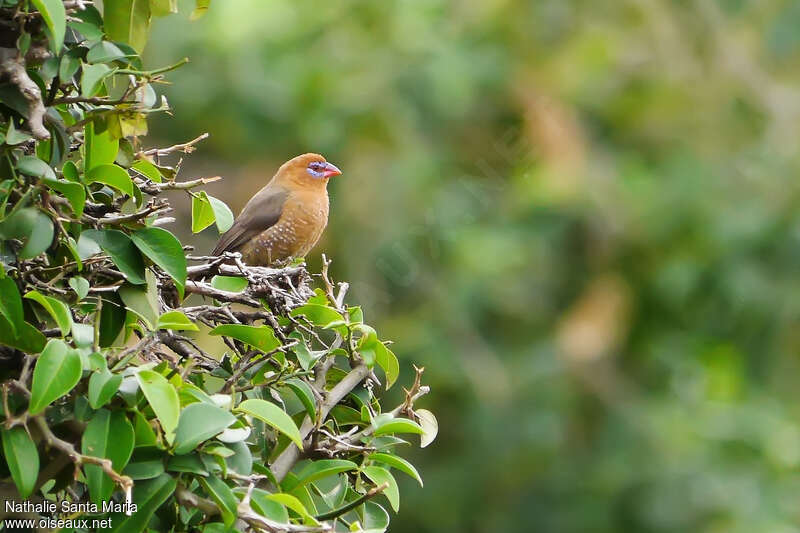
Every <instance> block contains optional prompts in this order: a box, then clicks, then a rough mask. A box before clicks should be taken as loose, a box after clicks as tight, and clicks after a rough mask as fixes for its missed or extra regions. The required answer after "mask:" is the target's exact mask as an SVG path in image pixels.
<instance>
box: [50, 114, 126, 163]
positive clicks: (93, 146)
mask: <svg viewBox="0 0 800 533" xmlns="http://www.w3.org/2000/svg"><path fill="white" fill-rule="evenodd" d="M94 129H95V128H94V123H93V122H88V123H87V124H86V126H84V129H83V136H84V139H85V144H84V151H85V159H84V168H85V170H86V171H87V172H88V171H89V170H92V169H93V168H95V167H99V166H101V165H110V164H111V163H113V162H114V160H115V159H116V158H117V152H118V151H119V139H115V138H113V137H112V136H111V132H110V131H109V130H108V129H106V130H105V131H103V132H102V133H95V131H94ZM65 167H66V165H65ZM64 177H66V175H65V176H64Z"/></svg>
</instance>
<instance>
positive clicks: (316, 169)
mask: <svg viewBox="0 0 800 533" xmlns="http://www.w3.org/2000/svg"><path fill="white" fill-rule="evenodd" d="M326 168H327V167H326V165H325V162H324V161H312V162H311V163H309V164H308V167H306V172H308V173H309V174H311V175H312V176H313V177H315V178H324V177H325V170H326Z"/></svg>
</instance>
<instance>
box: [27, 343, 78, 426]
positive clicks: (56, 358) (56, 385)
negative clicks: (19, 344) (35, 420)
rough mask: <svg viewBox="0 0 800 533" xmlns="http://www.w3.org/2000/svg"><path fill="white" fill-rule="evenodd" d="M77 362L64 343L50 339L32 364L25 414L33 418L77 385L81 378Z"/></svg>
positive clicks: (73, 352) (75, 353)
mask: <svg viewBox="0 0 800 533" xmlns="http://www.w3.org/2000/svg"><path fill="white" fill-rule="evenodd" d="M81 369H82V366H81V358H80V356H79V355H78V353H77V352H76V351H75V350H73V349H71V348H69V347H68V346H67V345H66V344H65V343H64V341H62V340H59V339H51V340H50V341H49V342H48V343H47V346H45V348H44V350H42V354H41V355H40V356H39V358H38V359H37V360H36V366H35V367H34V369H33V384H32V386H31V400H30V403H29V405H28V411H29V412H30V413H31V414H32V415H35V414H37V413H40V412H41V411H43V410H44V408H45V407H47V406H48V405H50V404H51V403H53V402H54V401H55V400H57V399H58V398H60V397H62V396H64V395H65V394H67V393H68V392H69V391H71V390H72V388H73V387H74V386H75V385H77V383H78V380H80V378H81Z"/></svg>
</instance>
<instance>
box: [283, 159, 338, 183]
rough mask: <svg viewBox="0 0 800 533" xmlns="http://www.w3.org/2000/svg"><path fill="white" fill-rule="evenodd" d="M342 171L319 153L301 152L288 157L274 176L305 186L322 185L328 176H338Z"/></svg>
mask: <svg viewBox="0 0 800 533" xmlns="http://www.w3.org/2000/svg"><path fill="white" fill-rule="evenodd" d="M341 173H342V171H341V170H339V169H338V168H337V167H336V165H333V164H331V163H328V162H327V161H326V160H325V158H324V157H322V156H321V155H319V154H303V155H299V156H297V157H295V158H294V159H290V160H289V161H287V162H286V163H284V164H283V165H282V166H281V168H280V169H279V170H278V173H277V175H276V177H278V178H279V179H281V178H283V179H288V180H291V181H293V182H295V183H297V184H300V185H305V186H322V187H324V186H325V185H327V183H328V178H331V177H333V176H338V175H339V174H341Z"/></svg>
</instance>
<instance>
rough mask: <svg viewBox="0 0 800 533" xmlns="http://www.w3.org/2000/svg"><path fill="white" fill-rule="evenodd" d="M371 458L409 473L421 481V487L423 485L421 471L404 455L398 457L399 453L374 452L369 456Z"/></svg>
mask: <svg viewBox="0 0 800 533" xmlns="http://www.w3.org/2000/svg"><path fill="white" fill-rule="evenodd" d="M369 459H370V460H372V461H379V462H381V463H384V464H387V465H389V466H391V467H393V468H396V469H398V470H400V471H401V472H404V473H406V474H408V475H409V476H411V477H413V478H414V479H416V480H417V481H418V482H419V486H420V487H421V486H422V478H421V477H420V475H419V472H417V469H416V468H415V467H414V465H412V464H411V463H409V462H408V461H406V460H405V459H403V458H402V457H398V456H397V455H391V454H388V453H373V454H372V455H370V456H369Z"/></svg>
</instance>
